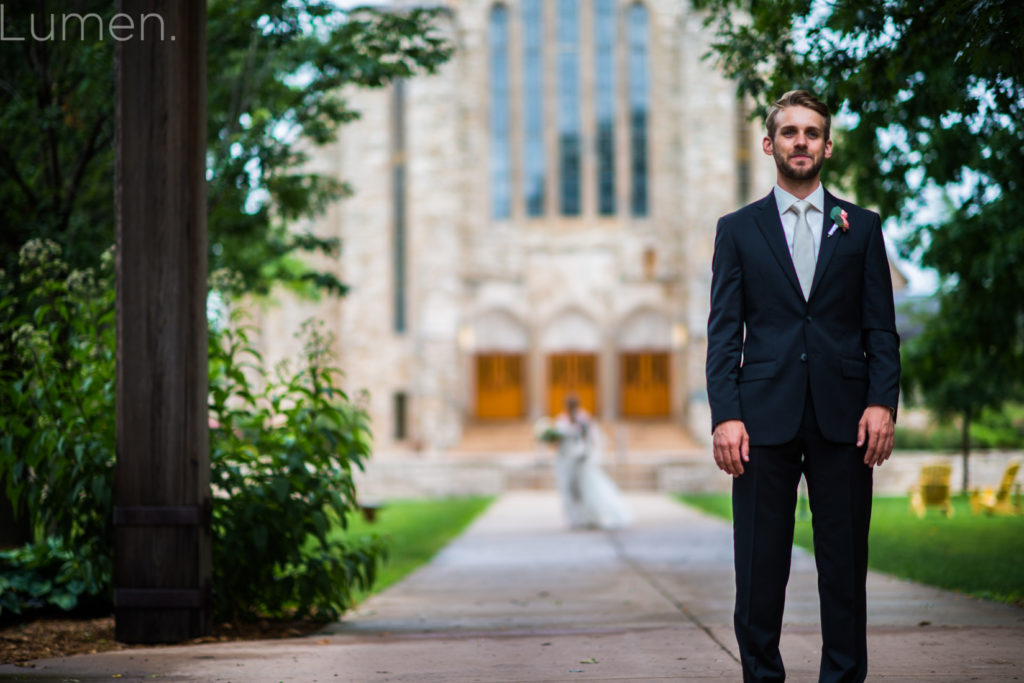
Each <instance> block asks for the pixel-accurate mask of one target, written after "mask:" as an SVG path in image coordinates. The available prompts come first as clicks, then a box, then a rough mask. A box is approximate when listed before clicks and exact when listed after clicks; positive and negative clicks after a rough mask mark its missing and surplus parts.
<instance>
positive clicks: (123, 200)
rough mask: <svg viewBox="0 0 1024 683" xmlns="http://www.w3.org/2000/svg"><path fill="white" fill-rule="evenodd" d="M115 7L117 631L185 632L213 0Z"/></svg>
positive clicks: (193, 581) (202, 605)
mask: <svg viewBox="0 0 1024 683" xmlns="http://www.w3.org/2000/svg"><path fill="white" fill-rule="evenodd" d="M118 12H119V13H122V14H119V15H118V16H122V15H128V16H129V17H130V21H129V20H125V19H121V20H119V21H118V22H117V23H118V25H119V26H126V25H128V24H129V23H130V24H131V25H132V26H133V27H134V29H133V31H128V30H126V29H121V30H120V33H119V34H118V35H119V39H120V40H123V42H118V44H117V76H116V79H117V161H116V174H117V190H116V201H117V469H116V473H115V480H114V496H115V497H114V501H115V507H114V525H115V539H116V540H115V560H114V608H115V616H116V629H115V630H116V637H117V639H118V640H120V641H124V642H135V643H154V642H177V641H181V640H185V639H188V638H193V637H196V636H200V635H205V634H206V633H208V632H209V629H210V611H209V605H210V473H209V433H208V426H207V353H206V344H207V339H206V244H207V243H206V175H205V154H206V3H205V0H131V1H130V2H129V1H127V0H119V2H118ZM113 23H114V22H111V26H113ZM126 35H131V37H130V38H129V39H127V40H124V37H125V36H126Z"/></svg>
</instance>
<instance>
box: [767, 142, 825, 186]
mask: <svg viewBox="0 0 1024 683" xmlns="http://www.w3.org/2000/svg"><path fill="white" fill-rule="evenodd" d="M772 156H773V157H774V158H775V165H776V166H777V167H778V169H779V173H781V174H782V175H784V176H785V177H787V178H789V179H790V180H807V179H808V178H814V177H816V176H817V175H818V174H819V173H820V172H821V167H822V166H823V165H824V164H825V155H821V156H820V157H818V158H817V159H814V162H813V163H812V164H811V165H810V166H808V167H807V168H803V169H800V168H793V167H792V166H790V165H789V162H788V161H787V160H786V159H784V158H783V157H782V155H781V154H779V150H778V149H774V150H772Z"/></svg>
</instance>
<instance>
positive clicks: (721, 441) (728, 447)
mask: <svg viewBox="0 0 1024 683" xmlns="http://www.w3.org/2000/svg"><path fill="white" fill-rule="evenodd" d="M712 443H713V444H714V447H715V464H716V465H718V468H719V469H720V470H722V471H723V472H726V473H727V474H731V475H732V476H734V477H738V476H740V475H741V474H743V463H745V462H750V437H749V436H747V428H746V426H745V425H744V424H743V421H742V420H725V421H724V422H719V423H718V424H717V425H716V426H715V431H714V432H713V434H712Z"/></svg>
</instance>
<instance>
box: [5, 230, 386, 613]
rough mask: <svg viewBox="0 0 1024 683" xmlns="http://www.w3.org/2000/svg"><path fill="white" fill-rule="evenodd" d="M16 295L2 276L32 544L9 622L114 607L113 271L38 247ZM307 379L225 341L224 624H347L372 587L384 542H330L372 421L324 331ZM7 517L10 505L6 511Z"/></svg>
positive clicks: (215, 382) (218, 438)
mask: <svg viewBox="0 0 1024 683" xmlns="http://www.w3.org/2000/svg"><path fill="white" fill-rule="evenodd" d="M20 256H21V258H20V263H19V266H20V271H21V274H20V278H19V283H18V284H19V287H18V288H17V294H15V287H14V283H12V282H11V281H10V280H9V279H8V277H7V275H6V274H4V273H3V272H2V271H0V480H3V481H4V483H5V489H6V491H5V493H6V496H7V498H8V499H9V501H10V502H11V503H13V505H14V509H15V510H16V511H24V513H25V514H27V515H28V517H29V519H30V521H31V524H32V529H33V534H34V539H33V542H32V543H30V544H28V545H26V546H24V547H21V548H17V549H14V550H11V551H5V552H2V553H0V572H2V573H0V593H2V595H0V614H2V613H3V612H4V611H10V612H15V613H18V612H21V611H22V610H25V609H33V608H38V607H44V606H47V605H51V606H55V607H57V608H60V609H64V610H70V609H73V608H75V607H76V606H78V605H79V604H80V603H81V601H82V600H83V599H88V600H91V601H98V602H101V603H105V604H107V605H108V606H109V605H110V604H111V597H112V590H111V589H112V586H111V581H112V566H113V552H114V545H113V531H112V505H113V501H112V492H113V475H114V460H115V391H116V385H115V371H116V362H115V334H116V319H115V301H114V287H113V259H112V258H111V253H110V252H108V253H107V255H106V256H105V257H104V259H103V261H102V263H101V266H100V269H99V273H98V274H96V273H94V272H92V271H88V270H85V271H70V270H69V269H68V267H67V265H66V264H65V263H64V262H63V261H62V260H61V258H60V256H61V254H60V249H59V247H57V245H56V244H54V243H52V242H48V241H42V240H33V241H30V242H28V243H26V245H25V246H24V247H23V249H22V251H21V255H20ZM303 337H304V338H305V339H306V346H305V351H304V355H303V358H302V363H301V365H300V367H298V369H297V370H296V371H295V372H291V371H290V369H289V368H288V367H287V366H281V367H279V368H278V369H277V370H276V371H275V372H274V373H272V374H270V373H266V372H264V371H263V369H262V364H261V359H260V358H259V356H258V354H257V353H256V352H255V351H253V350H252V349H251V348H250V345H249V343H248V338H247V332H246V331H245V330H244V329H236V328H228V329H225V330H222V331H214V332H211V334H210V414H211V422H212V424H213V425H214V426H213V428H212V429H211V433H210V450H211V457H210V465H211V481H212V482H213V487H214V505H213V526H212V531H213V573H214V591H213V594H214V605H213V607H214V615H215V617H216V618H218V619H223V618H231V617H243V616H256V615H262V616H270V617H277V616H284V615H286V614H289V615H290V614H299V615H310V614H311V615H315V616H317V617H320V618H325V619H327V618H333V617H335V616H337V615H338V614H339V613H340V611H342V610H343V609H344V608H345V607H346V606H347V605H348V604H350V600H351V590H352V588H353V587H356V588H366V587H368V586H369V585H370V583H371V582H372V581H373V578H374V570H375V567H376V563H377V560H378V559H379V557H380V556H381V554H382V548H381V545H380V542H379V541H377V540H373V539H370V540H367V541H365V542H361V543H359V544H355V543H353V542H351V541H345V540H339V539H329V538H328V537H327V531H328V529H329V527H330V526H331V524H332V523H337V522H340V523H342V524H344V523H345V520H346V517H347V515H348V514H349V513H350V512H351V511H352V510H354V509H356V491H355V487H354V485H353V482H352V468H353V467H361V466H362V464H363V462H364V461H365V459H366V458H367V457H369V455H370V432H369V429H368V427H367V416H366V413H365V411H364V410H363V409H362V408H360V407H359V406H357V405H355V404H353V403H352V402H350V401H349V400H348V399H347V397H346V396H345V394H343V393H342V392H341V391H339V389H338V388H337V377H338V371H337V370H335V369H333V368H332V367H331V364H332V361H333V359H332V357H331V356H330V354H329V353H328V347H329V342H330V340H329V339H327V338H325V337H324V336H323V334H322V333H321V332H320V331H319V330H318V329H317V328H316V327H315V326H312V325H310V326H307V327H305V328H304V330H303ZM0 504H4V501H2V500H0Z"/></svg>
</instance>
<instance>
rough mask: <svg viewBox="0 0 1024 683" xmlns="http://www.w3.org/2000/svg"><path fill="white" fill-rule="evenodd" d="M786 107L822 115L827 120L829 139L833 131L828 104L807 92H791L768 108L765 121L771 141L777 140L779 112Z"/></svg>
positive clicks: (826, 136)
mask: <svg viewBox="0 0 1024 683" xmlns="http://www.w3.org/2000/svg"><path fill="white" fill-rule="evenodd" d="M786 107H807V108H808V109H810V110H811V111H814V112H817V113H819V114H821V117H822V118H823V119H825V131H824V133H825V139H826V140H828V139H829V133H830V132H831V130H832V112H830V111H829V109H828V105H827V104H825V103H824V102H822V101H821V100H819V99H818V98H817V97H815V96H814V95H812V94H811V93H809V92H807V91H806V90H790V91H789V92H787V93H785V94H784V95H783V96H782V97H780V98H779V99H777V100H775V102H773V103H772V106H770V107H768V116H766V117H765V119H764V125H765V128H767V129H768V137H769V138H770V139H772V140H774V139H775V130H776V128H777V124H776V122H775V120H776V119H777V118H778V116H779V112H780V111H782V110H783V109H785V108H786Z"/></svg>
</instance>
